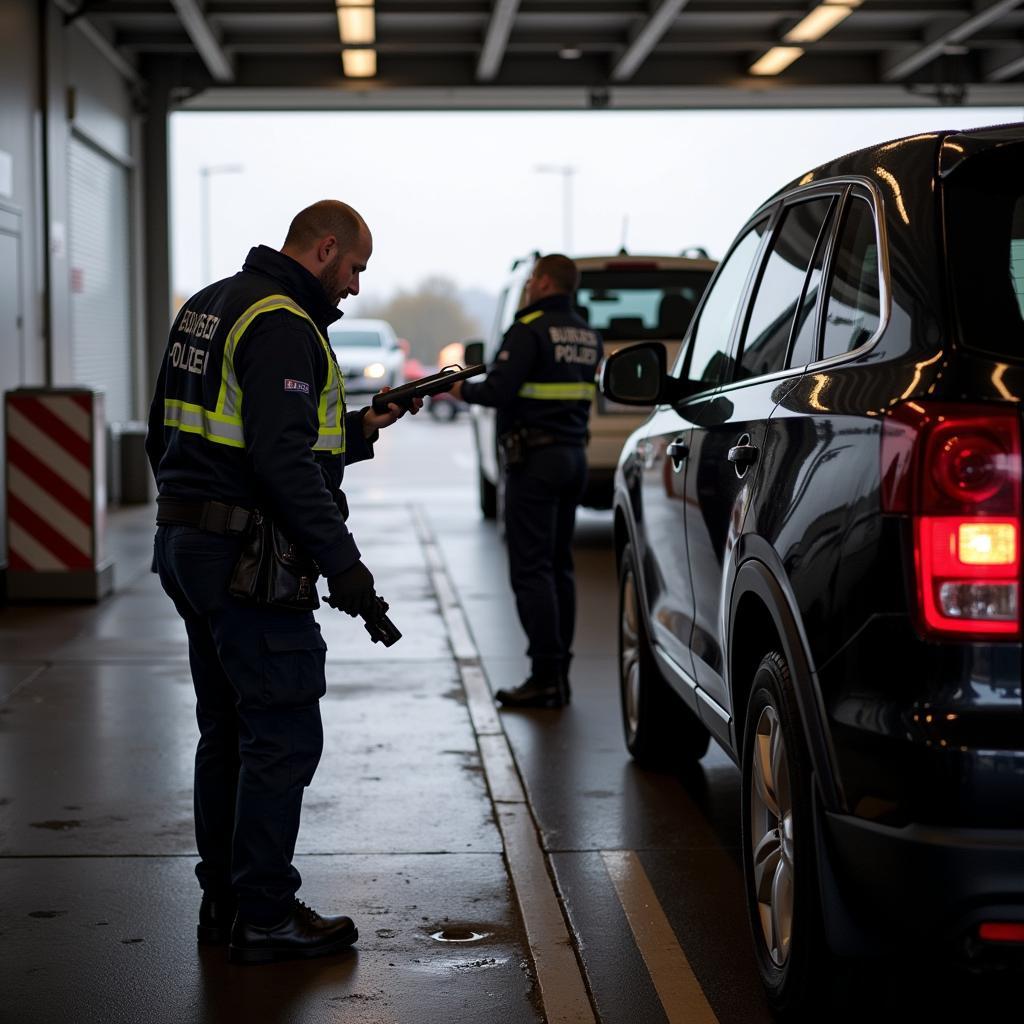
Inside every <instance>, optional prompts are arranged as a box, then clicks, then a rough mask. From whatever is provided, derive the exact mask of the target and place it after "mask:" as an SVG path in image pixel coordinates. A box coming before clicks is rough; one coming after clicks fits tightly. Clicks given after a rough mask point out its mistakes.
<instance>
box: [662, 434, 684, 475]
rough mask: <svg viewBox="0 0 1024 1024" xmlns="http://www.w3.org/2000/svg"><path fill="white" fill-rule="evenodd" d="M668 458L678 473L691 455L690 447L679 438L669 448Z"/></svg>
mask: <svg viewBox="0 0 1024 1024" xmlns="http://www.w3.org/2000/svg"><path fill="white" fill-rule="evenodd" d="M667 451H668V457H669V458H670V459H671V460H672V466H673V468H674V469H675V471H676V472H677V473H678V472H679V469H680V467H681V466H682V464H683V462H685V461H686V457H687V456H688V455H689V454H690V446H689V445H688V444H687V443H686V442H685V441H684V440H683V439H682V438H681V437H677V438H676V439H675V440H674V441H673V442H672V443H671V444H670V445H669V446H668V449H667Z"/></svg>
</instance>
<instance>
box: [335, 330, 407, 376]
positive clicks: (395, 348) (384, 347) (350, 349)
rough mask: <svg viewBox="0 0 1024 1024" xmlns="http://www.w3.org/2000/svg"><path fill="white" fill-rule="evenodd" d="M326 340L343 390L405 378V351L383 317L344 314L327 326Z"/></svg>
mask: <svg viewBox="0 0 1024 1024" xmlns="http://www.w3.org/2000/svg"><path fill="white" fill-rule="evenodd" d="M327 340H328V341H329V342H330V343H331V348H333V349H334V354H335V355H336V356H337V357H338V364H339V365H340V366H341V372H342V374H343V375H344V377H345V391H346V393H348V394H367V393H373V392H377V391H380V389H381V388H382V387H390V388H393V387H395V386H396V385H397V384H401V383H402V382H403V381H404V380H405V372H404V365H405V353H404V352H403V351H402V348H401V346H400V345H399V343H398V338H397V336H396V335H395V332H394V329H393V328H392V327H391V324H389V323H388V322H387V321H386V320H356V319H352V320H350V319H349V318H348V317H345V318H344V319H343V320H340V321H338V323H336V324H334V325H333V326H331V327H330V328H328V332H327Z"/></svg>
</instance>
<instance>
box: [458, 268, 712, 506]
mask: <svg viewBox="0 0 1024 1024" xmlns="http://www.w3.org/2000/svg"><path fill="white" fill-rule="evenodd" d="M536 258H537V256H536V254H535V255H533V256H531V257H528V258H527V259H525V260H516V262H515V263H513V264H512V276H511V277H510V279H509V281H508V284H507V285H506V286H505V288H504V290H503V291H502V293H501V296H500V298H499V300H498V313H497V316H496V318H495V322H494V326H493V328H492V330H491V333H490V335H489V336H488V338H486V339H485V341H484V358H485V361H486V362H487V363H488V364H490V363H492V362H493V361H494V358H495V356H496V354H497V352H498V349H499V348H500V346H501V339H502V336H503V335H504V333H505V331H507V330H508V328H509V327H510V326H511V325H512V322H513V320H514V319H515V314H516V310H518V309H521V308H522V307H523V306H524V305H525V302H524V300H523V289H524V288H525V286H526V281H527V279H528V278H529V276H530V272H531V270H532V269H533V264H534V262H535V260H536ZM575 263H576V266H577V267H579V270H580V287H579V290H578V291H577V292H576V296H575V305H576V312H577V313H579V314H580V316H582V317H583V319H584V320H586V321H587V322H588V323H589V324H590V326H591V327H593V328H594V329H595V330H598V331H600V332H601V336H602V337H603V338H604V354H605V356H606V357H607V356H610V355H611V354H612V353H613V352H617V351H618V350H619V349H621V348H624V347H625V346H627V345H631V344H635V343H636V342H639V341H652V340H659V341H663V342H664V343H665V347H666V349H667V350H668V351H667V355H668V364H669V366H671V365H672V363H673V361H674V359H675V355H676V352H677V351H678V349H679V342H680V340H681V339H682V337H683V334H684V333H685V331H686V328H687V325H688V324H689V323H690V318H691V317H692V316H693V312H694V310H695V309H696V308H697V303H698V302H699V301H700V297H701V295H703V294H704V289H705V287H706V286H707V283H708V281H710V280H711V274H712V272H713V271H714V269H715V267H716V266H717V265H718V264H717V263H716V262H715V261H714V260H712V259H708V258H707V255H706V254H705V253H703V252H701V253H700V254H699V256H698V257H696V258H691V257H688V256H629V255H625V254H621V255H618V256H587V257H581V258H579V259H577V260H576V261H575ZM470 411H471V413H472V416H473V433H474V435H475V437H476V451H477V474H478V480H479V485H480V510H481V512H483V514H484V516H485V517H486V518H488V519H493V518H494V517H495V516H496V514H497V511H498V484H499V472H498V449H497V438H496V436H495V434H496V431H495V411H494V409H488V408H486V407H484V406H481V405H473V406H471V407H470ZM647 412H648V410H645V409H637V407H636V406H620V405H616V404H615V403H614V402H609V401H608V400H607V399H605V398H603V397H602V396H601V395H600V394H598V395H597V397H595V399H594V407H593V409H592V410H591V413H590V443H589V444H588V445H587V468H588V471H589V472H588V480H587V489H586V493H585V494H584V496H583V504H584V505H588V506H590V507H591V508H611V503H612V482H613V478H614V475H615V466H616V464H617V463H618V461H619V452H620V451H621V450H622V444H623V442H624V441H625V440H626V438H627V437H628V436H629V435H630V434H631V433H632V432H633V430H634V429H635V428H636V427H637V426H639V425H640V423H641V422H643V420H644V419H645V418H646V417H647Z"/></svg>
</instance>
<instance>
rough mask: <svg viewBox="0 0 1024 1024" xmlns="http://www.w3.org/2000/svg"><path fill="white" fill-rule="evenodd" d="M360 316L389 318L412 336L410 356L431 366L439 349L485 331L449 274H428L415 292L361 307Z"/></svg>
mask: <svg viewBox="0 0 1024 1024" xmlns="http://www.w3.org/2000/svg"><path fill="white" fill-rule="evenodd" d="M359 315H360V316H365V317H375V318H377V319H380V320H387V321H388V323H390V324H391V326H392V327H394V329H395V332H396V333H397V334H398V335H399V336H400V337H402V338H408V340H409V348H410V355H413V356H415V357H416V358H417V359H419V360H420V361H421V362H423V363H426V364H428V365H433V364H436V363H437V354H438V352H440V350H441V348H442V347H443V346H445V345H447V344H448V343H449V342H452V341H466V340H467V339H468V338H475V337H478V336H479V335H480V333H481V326H480V324H479V323H477V321H476V319H475V318H474V317H473V316H472V315H471V314H470V313H469V312H468V311H467V309H466V308H465V306H464V305H463V304H462V300H461V299H460V297H459V291H458V288H457V286H456V284H455V282H454V281H452V280H451V279H450V278H447V277H440V276H435V277H428V278H426V279H425V280H423V281H421V282H420V284H419V285H418V286H417V287H416V289H415V291H405V290H399V291H398V292H396V293H395V294H394V295H393V296H392V297H391V298H390V299H389V300H388V301H387V302H384V303H381V304H380V305H368V306H361V307H360V309H359Z"/></svg>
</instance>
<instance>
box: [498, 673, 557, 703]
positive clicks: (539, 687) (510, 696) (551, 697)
mask: <svg viewBox="0 0 1024 1024" xmlns="http://www.w3.org/2000/svg"><path fill="white" fill-rule="evenodd" d="M494 697H495V699H496V700H497V701H498V702H499V703H500V704H502V705H504V707H506V708H560V707H564V706H565V704H566V702H567V699H568V698H567V696H566V686H565V684H564V683H563V681H562V678H561V676H530V678H529V679H527V680H526V682H525V683H521V684H520V685H519V686H517V687H515V689H512V690H498V692H497V693H496V694H495V695H494Z"/></svg>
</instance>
